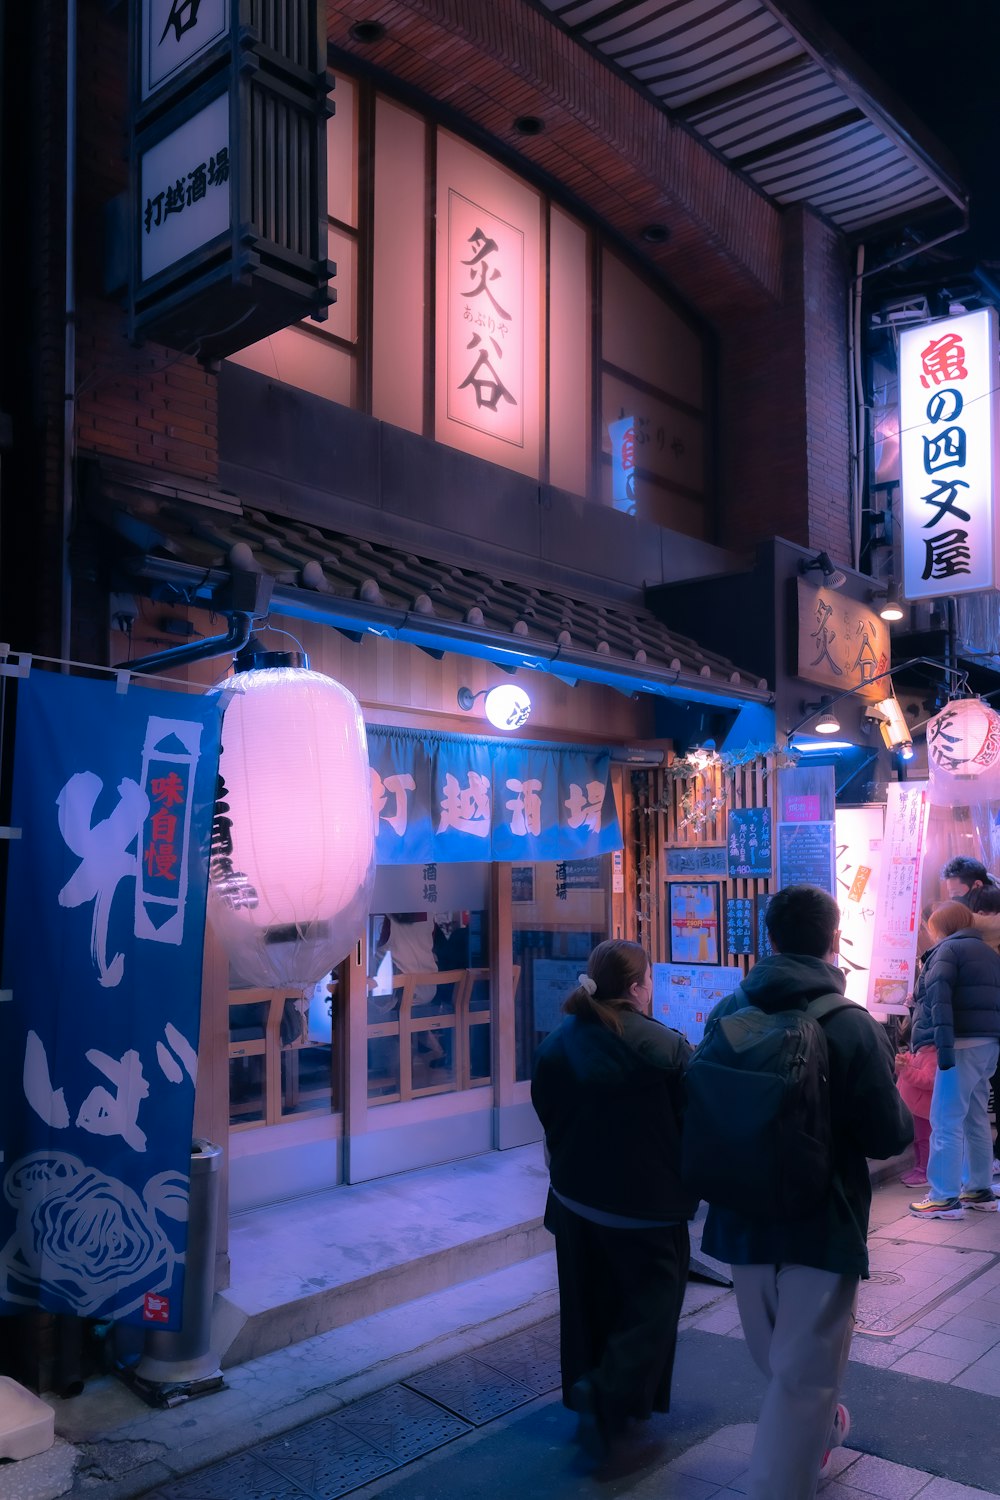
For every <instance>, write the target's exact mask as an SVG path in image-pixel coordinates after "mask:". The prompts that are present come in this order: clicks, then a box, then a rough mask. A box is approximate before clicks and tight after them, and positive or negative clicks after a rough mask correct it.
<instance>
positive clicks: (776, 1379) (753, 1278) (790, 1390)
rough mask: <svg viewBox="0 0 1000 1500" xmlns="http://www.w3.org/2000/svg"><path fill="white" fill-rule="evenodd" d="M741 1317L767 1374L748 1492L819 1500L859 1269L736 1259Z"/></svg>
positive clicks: (756, 1499)
mask: <svg viewBox="0 0 1000 1500" xmlns="http://www.w3.org/2000/svg"><path fill="white" fill-rule="evenodd" d="M732 1271H733V1285H734V1287H735V1289H736V1301H737V1304H738V1306H739V1310H740V1321H741V1322H742V1324H743V1333H744V1336H745V1338H746V1341H747V1347H748V1349H749V1350H750V1353H751V1355H752V1356H753V1359H754V1363H755V1364H756V1365H757V1367H758V1368H759V1369H760V1370H761V1371H762V1373H763V1374H764V1375H766V1376H767V1382H768V1384H767V1391H766V1392H765V1395H764V1401H763V1404H762V1406H761V1409H760V1416H759V1417H758V1419H757V1436H756V1438H755V1440H754V1446H753V1454H752V1455H751V1459H750V1474H749V1483H750V1487H749V1489H748V1491H747V1496H748V1500H813V1496H814V1495H815V1494H816V1486H817V1484H818V1482H819V1468H820V1464H821V1463H822V1461H823V1455H824V1453H825V1451H826V1449H827V1448H828V1447H829V1446H830V1438H831V1432H832V1424H833V1415H834V1411H835V1409H836V1405H837V1393H838V1391H839V1390H840V1384H841V1380H842V1379H843V1374H844V1369H845V1367H846V1365H847V1356H848V1353H849V1351H850V1347H851V1335H852V1334H853V1332H854V1311H855V1307H856V1305H857V1300H858V1277H856V1276H838V1275H837V1274H836V1273H835V1272H833V1271H817V1270H815V1269H814V1268H813V1267H812V1266H733V1268H732Z"/></svg>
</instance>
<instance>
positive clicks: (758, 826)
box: [726, 807, 771, 880]
mask: <svg viewBox="0 0 1000 1500" xmlns="http://www.w3.org/2000/svg"><path fill="white" fill-rule="evenodd" d="M726 844H727V848H728V851H729V875H730V877H731V878H732V879H733V880H744V879H746V878H747V877H748V876H755V875H770V873H771V809H770V808H769V807H734V808H732V809H731V810H730V813H729V821H728V827H727V831H726Z"/></svg>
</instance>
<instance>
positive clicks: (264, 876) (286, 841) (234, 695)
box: [208, 656, 375, 988]
mask: <svg viewBox="0 0 1000 1500" xmlns="http://www.w3.org/2000/svg"><path fill="white" fill-rule="evenodd" d="M267 659H268V658H264V660H267ZM255 660H256V661H260V660H261V658H260V657H257V658H255ZM274 660H276V661H278V662H282V663H283V662H286V661H288V660H295V661H298V660H304V658H294V657H293V658H289V657H285V656H280V657H276V658H274ZM220 692H221V694H222V697H223V699H224V700H225V708H224V717H223V720H222V754H221V756H220V759H219V786H218V793H217V798H216V809H215V821H214V824H213V830H212V858H211V866H210V871H209V903H208V911H209V919H210V921H211V923H212V926H213V927H214V929H215V930H216V932H217V933H218V934H219V936H220V938H221V939H222V942H223V943H224V945H225V947H226V950H227V952H228V954H229V958H230V963H231V966H232V970H233V973H234V976H235V978H236V980H237V982H238V983H240V984H246V985H261V986H268V987H277V986H281V985H288V986H290V987H295V988H305V987H307V986H311V985H314V984H316V983H317V982H318V981H319V980H320V979H321V978H322V977H323V975H324V974H326V973H328V972H329V970H330V969H332V968H333V967H334V966H335V965H336V964H338V963H340V962H341V961H342V960H343V959H344V958H345V956H346V955H347V953H348V952H349V951H350V949H351V946H352V945H353V943H354V942H355V941H356V939H357V938H358V936H359V934H360V933H361V931H362V930H363V928H364V924H365V919H366V917H367V915H368V910H369V907H370V904H371V895H372V886H373V883H374V879H375V829H374V819H373V813H372V799H371V787H370V777H369V768H368V742H367V739H366V736H365V726H364V721H363V719H362V717H361V709H360V707H359V705H358V702H357V699H356V698H354V697H353V695H352V694H351V693H349V692H348V691H347V689H346V688H345V687H343V686H341V684H340V683H339V682H334V680H333V678H331V677H325V676H324V675H323V674H322V673H320V672H311V671H309V670H308V669H307V668H303V667H298V666H286V665H278V666H266V667H258V666H254V667H253V668H252V669H251V670H250V671H245V672H237V673H236V674H235V675H234V676H232V677H230V678H227V679H226V681H225V682H224V683H222V684H220Z"/></svg>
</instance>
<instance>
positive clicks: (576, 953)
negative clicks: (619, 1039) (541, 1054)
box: [511, 857, 610, 1080]
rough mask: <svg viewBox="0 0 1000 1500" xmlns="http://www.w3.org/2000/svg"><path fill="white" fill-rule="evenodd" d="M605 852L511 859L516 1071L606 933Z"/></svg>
mask: <svg viewBox="0 0 1000 1500" xmlns="http://www.w3.org/2000/svg"><path fill="white" fill-rule="evenodd" d="M609 864H610V861H609V859H608V858H607V857H598V858H596V859H579V860H565V861H562V862H559V863H555V864H533V865H512V866H511V913H512V918H513V936H514V942H513V948H514V965H515V974H517V975H519V980H520V982H519V983H518V985H517V987H516V989H515V992H514V1036H515V1044H516V1048H517V1077H518V1079H519V1080H520V1079H526V1078H530V1077H531V1063H532V1059H533V1058H534V1055H535V1051H536V1049H537V1047H538V1045H539V1043H540V1042H541V1041H543V1040H544V1038H545V1037H546V1036H548V1034H549V1032H550V1031H554V1030H555V1028H556V1027H557V1026H558V1025H559V1022H560V1021H561V1020H562V1004H563V1001H564V1000H565V999H566V997H567V995H568V994H569V993H570V991H571V990H573V989H575V988H576V981H577V976H578V975H579V974H581V973H583V972H584V971H585V969H586V967H587V959H588V958H589V957H590V953H591V950H592V949H593V948H594V947H596V945H597V944H598V943H600V942H603V940H604V939H605V938H606V937H607V936H608V925H607V913H608V900H609V897H608V867H609Z"/></svg>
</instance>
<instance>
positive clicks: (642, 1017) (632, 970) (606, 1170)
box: [531, 941, 698, 1459]
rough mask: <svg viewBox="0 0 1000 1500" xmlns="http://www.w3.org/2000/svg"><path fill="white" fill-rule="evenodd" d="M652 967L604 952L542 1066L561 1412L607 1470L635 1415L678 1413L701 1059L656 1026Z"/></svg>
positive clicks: (595, 958) (540, 1057)
mask: <svg viewBox="0 0 1000 1500" xmlns="http://www.w3.org/2000/svg"><path fill="white" fill-rule="evenodd" d="M652 989H653V986H652V974H651V971H650V966H649V960H648V958H647V956H646V954H645V952H644V951H643V949H642V948H640V947H639V945H638V944H637V943H628V942H624V941H610V942H605V943H599V944H598V945H597V947H596V948H595V949H594V951H593V953H592V954H591V955H590V960H589V962H588V964H587V972H586V973H585V974H581V975H580V978H579V983H578V985H577V987H576V988H575V989H574V990H573V992H572V994H571V995H570V996H569V998H568V999H567V1000H566V1002H565V1004H564V1006H563V1010H564V1012H565V1014H566V1019H565V1020H564V1021H563V1022H562V1024H561V1025H560V1026H559V1027H557V1029H556V1030H555V1031H553V1032H552V1033H551V1034H550V1035H549V1036H548V1037H546V1039H545V1041H544V1042H543V1043H542V1045H541V1046H540V1048H539V1049H538V1052H537V1054H536V1057H535V1064H534V1070H533V1076H532V1083H531V1099H532V1103H533V1104H534V1107H535V1111H536V1113H537V1115H538V1118H539V1119H540V1120H541V1122H542V1126H543V1128H544V1130H545V1145H546V1152H547V1156H548V1161H549V1170H550V1173H551V1190H550V1192H549V1199H548V1204H547V1206H546V1213H545V1223H546V1227H547V1228H549V1229H550V1230H551V1231H552V1232H553V1234H554V1235H555V1239H556V1262H557V1267H558V1274H559V1308H560V1350H561V1356H562V1390H563V1403H564V1405H566V1406H568V1407H569V1408H570V1409H571V1410H572V1411H576V1412H578V1413H579V1414H580V1428H579V1432H578V1434H577V1438H578V1441H579V1442H581V1443H582V1444H583V1446H584V1447H585V1448H586V1449H587V1450H588V1452H589V1453H590V1454H591V1456H592V1457H594V1458H597V1459H603V1458H605V1457H606V1456H607V1453H608V1449H609V1447H610V1446H611V1444H612V1443H613V1442H614V1441H615V1439H616V1438H617V1437H618V1436H619V1435H620V1434H621V1433H622V1432H623V1430H624V1428H625V1426H626V1424H627V1422H628V1420H629V1418H638V1419H639V1420H640V1421H642V1420H644V1419H645V1418H647V1417H649V1416H650V1414H651V1413H652V1412H654V1411H668V1410H669V1407H670V1382H671V1377H672V1374H673V1365H674V1351H675V1348H676V1344H677V1324H678V1320H679V1318H680V1312H681V1304H682V1302H683V1299H684V1289H685V1286H686V1285H687V1276H688V1263H689V1257H690V1245H689V1239H688V1220H689V1219H690V1218H691V1217H692V1215H693V1214H694V1211H695V1209H696V1208H697V1206H698V1205H697V1203H696V1202H695V1201H694V1200H693V1199H692V1198H691V1196H690V1194H689V1193H688V1192H686V1191H685V1189H684V1188H683V1187H682V1185H681V1181H680V1131H681V1080H682V1076H683V1072H684V1068H685V1067H686V1065H687V1060H688V1058H689V1057H690V1055H691V1048H690V1047H689V1046H688V1043H687V1042H686V1041H685V1039H684V1037H683V1036H681V1034H680V1032H677V1031H671V1030H669V1029H668V1028H667V1027H666V1026H661V1025H660V1023H659V1022H658V1021H654V1020H652V1019H651V1018H650V1016H649V1010H650V1005H651V1001H652Z"/></svg>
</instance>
